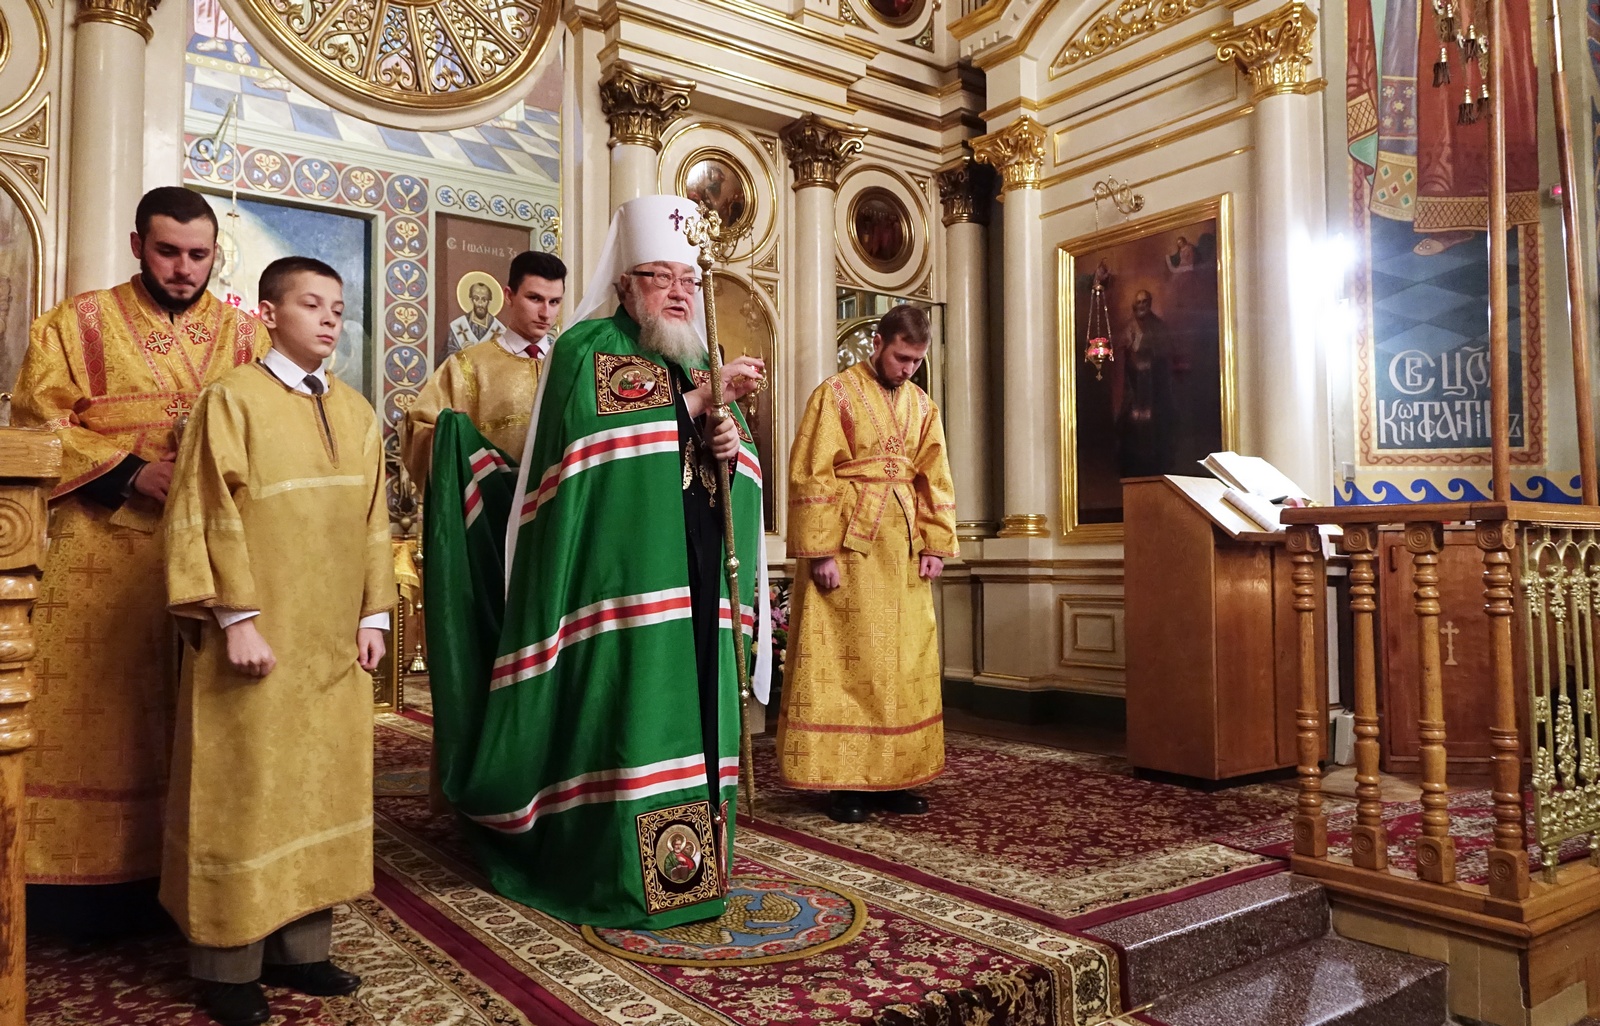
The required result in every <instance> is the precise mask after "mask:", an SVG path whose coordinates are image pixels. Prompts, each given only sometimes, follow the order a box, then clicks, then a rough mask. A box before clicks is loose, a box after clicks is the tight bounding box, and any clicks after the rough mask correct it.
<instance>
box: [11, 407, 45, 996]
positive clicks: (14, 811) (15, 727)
mask: <svg viewBox="0 0 1600 1026" xmlns="http://www.w3.org/2000/svg"><path fill="white" fill-rule="evenodd" d="M0 433H6V434H9V433H10V431H9V429H0ZM42 438H43V439H44V440H46V441H47V443H48V444H49V445H50V446H52V447H53V448H50V449H48V450H47V451H46V463H47V464H48V463H50V462H51V461H52V460H53V461H54V462H55V464H56V465H59V451H60V450H59V447H56V446H55V440H54V439H53V438H51V437H50V436H49V435H42ZM8 448H9V447H8V446H5V445H0V464H5V463H7V462H8V461H7V457H8V456H10V455H11V453H9V452H8V451H6V450H7V449H8ZM28 448H30V449H31V448H33V446H32V445H31V444H30V445H29V446H28ZM28 469H33V468H28ZM8 470H10V467H9V466H0V473H4V472H6V471H8ZM13 472H15V471H13ZM44 526H45V493H44V489H43V488H42V487H31V486H26V485H4V486H0V1026H22V1022H23V1011H24V1008H25V1006H26V1004H27V991H26V988H25V983H24V979H23V966H24V945H25V936H26V923H25V922H24V916H23V910H24V890H23V871H22V869H23V864H24V858H23V849H24V846H25V845H26V843H27V835H26V834H25V833H24V831H23V829H22V827H23V816H24V814H25V812H26V802H25V800H24V797H23V791H22V767H23V759H24V758H25V757H26V756H25V753H26V751H27V749H28V748H29V747H31V746H32V744H33V740H34V733H33V723H32V721H31V720H30V719H29V717H28V702H30V701H31V700H32V699H33V671H32V670H31V669H30V668H29V666H28V661H29V660H30V659H32V658H33V651H34V640H33V626H32V624H31V623H29V621H28V613H29V612H30V611H31V610H32V609H33V600H34V599H35V597H37V595H38V589H39V569H40V564H42V563H43V562H44Z"/></svg>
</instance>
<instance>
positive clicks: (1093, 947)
mask: <svg viewBox="0 0 1600 1026" xmlns="http://www.w3.org/2000/svg"><path fill="white" fill-rule="evenodd" d="M377 733H378V740H379V751H378V766H377V769H378V771H379V773H380V775H385V774H386V775H388V776H389V777H390V778H391V779H393V778H394V777H395V776H397V775H398V776H403V775H404V774H405V773H406V772H407V771H409V770H414V769H416V768H417V767H419V766H422V765H425V764H426V759H427V740H426V738H427V727H426V726H425V725H424V724H420V723H415V722H410V721H407V720H403V719H401V718H399V717H382V718H381V721H380V728H379V730H378V732H377ZM378 811H379V822H378V829H377V833H376V852H377V861H378V865H377V870H378V872H377V888H376V890H375V892H374V894H373V895H372V897H371V898H368V899H363V900H361V901H359V902H356V903H354V904H353V905H351V906H346V907H342V908H340V909H339V910H338V912H337V916H336V922H337V927H336V930H337V957H338V958H339V959H340V960H341V961H343V962H345V963H346V964H348V965H349V966H350V967H351V968H352V969H354V970H355V971H357V972H360V973H362V974H363V976H364V977H365V978H366V980H367V985H366V986H364V987H363V988H362V990H361V992H360V993H359V994H358V995H356V996H355V997H352V998H344V999H339V1000H334V1001H320V1000H316V999H299V1000H297V1001H290V1000H289V999H288V996H287V995H284V994H281V993H277V994H274V995H273V998H274V1005H275V1010H276V1011H278V1012H279V1013H280V1015H279V1016H278V1017H276V1018H275V1019H274V1020H273V1021H274V1023H280V1024H289V1023H293V1024H297V1026H336V1024H337V1026H346V1024H349V1026H354V1024H363V1026H364V1024H377V1023H384V1024H390V1023H394V1024H419V1026H420V1024H425V1023H426V1024H435V1023H452V1024H453V1023H460V1024H478V1023H484V1024H501V1023H528V1024H533V1026H578V1024H582V1023H600V1024H617V1026H686V1024H689V1023H701V1022H711V1023H721V1024H730V1026H767V1024H777V1023H785V1024H791V1023H792V1024H797V1026H810V1024H817V1026H821V1024H828V1023H839V1022H855V1023H873V1024H878V1023H881V1024H884V1026H921V1024H927V1026H947V1024H948V1026H957V1024H973V1026H977V1024H983V1023H994V1024H999V1023H1016V1024H1038V1026H1090V1024H1095V1023H1100V1022H1103V1021H1106V1020H1107V1019H1108V1017H1109V1016H1110V1015H1112V1014H1114V1013H1115V1012H1116V1011H1118V1010H1119V1008H1120V1004H1119V998H1118V984H1117V977H1118V974H1117V968H1116V963H1115V954H1114V952H1113V951H1112V950H1111V949H1110V948H1109V947H1107V946H1105V945H1103V944H1100V943H1096V942H1093V941H1089V940H1087V939H1085V938H1083V937H1081V936H1078V935H1076V934H1075V933H1074V932H1073V931H1072V930H1070V929H1067V928H1065V927H1064V925H1062V924H1057V923H1052V922H1049V921H1048V920H1051V919H1052V918H1054V917H1052V916H1050V915H1049V914H1048V913H1043V912H1036V913H1035V916H1034V917H1033V918H1028V917H1019V916H1017V915H1015V914H1013V913H1012V912H1011V911H1009V910H1008V909H1007V908H1005V907H1000V906H1003V905H1004V903H1003V902H988V903H985V902H983V901H978V900H973V898H974V893H975V892H971V891H970V889H968V888H965V887H961V886H957V887H944V888H941V887H936V886H930V885H928V884H927V883H925V882H923V881H921V880H919V879H916V878H915V877H916V876H917V875H918V874H917V873H916V872H915V871H911V872H908V873H905V874H895V873H892V872H886V871H884V870H883V868H882V867H880V866H878V865H876V864H875V861H874V859H873V858H872V857H871V856H865V855H863V856H861V857H859V858H855V859H852V858H841V857H838V855H837V854H836V853H835V852H833V851H832V850H827V849H831V846H829V845H826V844H813V845H806V844H802V843H796V842H795V841H794V840H792V839H790V838H788V837H785V836H780V835H779V831H780V830H787V828H778V827H774V828H772V829H770V830H764V829H760V828H751V829H746V830H745V831H743V832H742V833H741V835H740V837H741V846H740V847H741V850H740V855H739V861H738V865H737V867H736V872H738V873H740V874H747V875H764V876H776V877H781V878H787V879H792V880H797V881H801V882H811V883H816V884H823V885H827V886H832V887H837V888H844V889H847V890H849V891H851V892H853V893H855V894H856V895H858V896H860V897H861V898H862V899H863V900H864V901H865V902H866V905H867V909H868V922H867V926H866V929H865V930H864V931H863V932H862V934H861V935H860V936H859V937H857V938H856V939H855V940H853V941H851V942H849V943H848V944H846V945H844V946H842V947H839V948H835V949H833V950H831V951H827V952H824V953H821V954H818V955H814V956H812V957H810V958H806V959H802V960H799V961H793V962H787V963H780V964H776V965H771V966H755V967H737V968H698V967H674V966H654V965H640V964H637V963H633V962H625V961H621V960H619V959H615V958H613V957H611V956H609V955H606V954H605V953H603V952H601V951H598V950H596V949H594V948H591V947H589V946H588V945H587V944H586V943H585V942H584V941H583V940H582V938H581V937H580V935H579V934H578V932H577V931H576V930H575V929H574V928H573V927H571V926H569V925H567V924H564V923H560V922H557V921H555V920H552V919H550V918H548V917H545V916H543V915H540V914H539V913H537V912H534V911H532V910H530V909H527V908H525V907H523V906H520V905H516V904H514V903H512V902H509V901H507V900H505V899H502V898H500V897H499V896H497V895H495V894H493V893H492V892H489V891H487V890H485V889H484V888H483V887H482V882H481V880H480V879H479V878H478V877H477V875H476V873H475V871H474V870H473V868H472V867H471V865H470V864H469V863H468V862H467V861H466V859H465V857H464V855H465V852H464V850H463V848H462V846H461V844H460V841H459V838H458V836H457V835H456V833H455V831H454V829H453V825H452V820H451V817H449V816H438V817H436V816H432V815H430V814H429V812H428V803H427V799H426V798H425V797H421V796H407V795H393V796H388V797H380V798H379V799H378ZM841 850H843V849H841ZM980 897H981V896H980ZM1038 920H1045V921H1038ZM30 956H31V957H30V965H29V988H30V1002H29V1009H28V1014H29V1022H30V1023H32V1024H34V1026H67V1024H73V1026H77V1024H84V1023H139V1024H152V1026H153V1024H157V1023H161V1024H165V1023H178V1024H182V1026H191V1024H198V1023H202V1022H204V1021H205V1020H204V1019H203V1017H201V1016H200V1015H199V1014H198V1013H196V1012H195V1011H194V1010H193V1009H192V1008H191V1007H190V1006H189V1005H188V1004H187V1001H188V999H189V994H190V989H189V984H188V983H187V982H186V981H185V979H184V977H183V953H182V949H181V947H180V945H179V942H178V939H177V938H176V937H167V938H161V939H155V940H146V941H142V942H132V943H126V944H122V945H118V946H116V947H113V948H110V949H99V950H95V951H92V952H73V951H71V950H69V949H66V948H63V947H61V946H58V945H50V944H38V945H35V946H34V947H33V948H32V950H31V951H30Z"/></svg>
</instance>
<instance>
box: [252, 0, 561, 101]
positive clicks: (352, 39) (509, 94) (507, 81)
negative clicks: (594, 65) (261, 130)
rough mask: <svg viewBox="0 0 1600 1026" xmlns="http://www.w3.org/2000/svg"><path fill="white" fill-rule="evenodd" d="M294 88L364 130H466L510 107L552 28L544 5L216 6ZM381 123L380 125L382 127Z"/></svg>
mask: <svg viewBox="0 0 1600 1026" xmlns="http://www.w3.org/2000/svg"><path fill="white" fill-rule="evenodd" d="M224 6H225V7H226V8H227V9H228V12H229V14H230V15H231V16H232V17H233V18H234V20H235V21H237V22H239V23H240V24H241V26H245V27H247V28H246V31H247V32H248V34H249V36H250V38H251V41H252V42H254V43H255V44H256V45H257V46H258V47H259V48H260V49H262V50H263V51H265V52H266V53H267V55H268V56H269V57H271V58H273V59H274V63H275V64H276V65H277V66H278V67H279V68H280V69H282V70H284V71H286V72H288V73H290V74H291V77H293V78H295V79H296V84H298V85H300V86H302V87H303V88H305V89H306V90H307V91H308V92H311V93H313V94H314V95H317V96H318V97H319V98H320V99H323V100H324V101H326V102H327V103H329V104H330V105H332V106H335V107H339V108H341V109H344V110H347V111H350V112H351V113H354V114H357V115H359V116H365V117H369V118H372V119H373V120H376V121H379V122H384V121H386V120H389V121H391V122H392V120H393V119H394V118H398V117H403V118H404V119H405V121H406V124H407V127H418V121H419V119H420V120H422V121H426V122H431V123H432V124H430V125H429V127H447V126H455V127H460V125H465V124H472V123H475V122H476V121H482V120H485V118H486V117H488V116H492V115H494V114H496V113H498V112H499V110H500V109H501V108H504V107H507V106H509V105H511V104H512V103H514V102H515V101H516V100H517V99H518V98H519V96H518V94H517V92H516V90H517V88H518V87H519V86H526V84H527V83H528V82H529V78H530V74H531V73H532V72H533V71H534V70H535V68H536V67H537V65H538V64H539V61H540V58H541V57H542V56H543V54H544V51H545V47H546V45H547V44H548V43H549V41H550V39H551V36H552V33H553V30H554V28H555V24H556V15H557V13H558V11H559V6H558V5H557V4H556V3H555V2H554V0H226V2H225V4H224ZM386 115H387V116H388V117H387V118H386Z"/></svg>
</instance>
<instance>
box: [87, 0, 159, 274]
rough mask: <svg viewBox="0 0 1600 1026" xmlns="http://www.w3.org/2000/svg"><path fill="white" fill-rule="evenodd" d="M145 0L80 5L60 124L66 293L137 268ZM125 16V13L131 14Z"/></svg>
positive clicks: (147, 34) (146, 36) (109, 0)
mask: <svg viewBox="0 0 1600 1026" xmlns="http://www.w3.org/2000/svg"><path fill="white" fill-rule="evenodd" d="M149 7H150V5H149V4H148V3H147V2H146V0H133V2H132V3H126V4H124V3H117V2H114V0H82V2H80V3H79V5H78V19H77V31H76V33H75V42H74V49H73V58H72V63H73V69H72V111H71V115H70V117H69V118H68V119H67V124H68V125H69V131H70V133H71V134H70V135H69V137H68V160H69V161H70V168H71V170H70V172H69V174H68V177H67V209H68V210H69V212H70V216H69V217H68V218H67V292H68V293H69V294H70V293H77V292H84V291H87V290H89V289H103V288H109V287H111V286H112V285H115V284H116V283H118V282H121V281H126V280H127V279H128V278H130V277H132V275H133V274H134V272H135V271H137V270H138V263H137V261H135V260H134V258H133V254H132V252H131V251H130V250H129V248H128V233H129V232H130V231H131V230H132V229H133V215H134V211H135V210H136V209H137V208H138V206H139V197H140V196H142V195H143V194H144V190H143V184H144V182H143V174H142V169H143V167H144V62H145V43H146V42H148V41H149V39H150V21H149V15H150V10H149ZM130 12H131V13H130Z"/></svg>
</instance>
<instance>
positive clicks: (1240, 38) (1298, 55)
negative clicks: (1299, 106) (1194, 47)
mask: <svg viewBox="0 0 1600 1026" xmlns="http://www.w3.org/2000/svg"><path fill="white" fill-rule="evenodd" d="M1316 27H1317V16H1316V15H1315V14H1312V13H1311V9H1310V8H1309V7H1307V6H1306V5H1305V4H1303V3H1301V2H1300V0H1294V2H1292V3H1287V4H1284V5H1283V6H1282V7H1280V8H1278V9H1277V10H1276V11H1273V12H1272V13H1271V14H1268V15H1265V16H1264V17H1260V18H1257V19H1256V20H1255V21H1252V22H1249V23H1247V24H1244V25H1239V26H1236V27H1234V28H1231V29H1227V30H1225V31H1222V32H1219V33H1217V34H1216V35H1214V36H1212V37H1211V38H1212V41H1213V42H1214V43H1216V44H1217V60H1219V61H1222V62H1224V63H1227V62H1229V61H1231V62H1233V64H1234V66H1235V67H1237V68H1238V69H1239V70H1240V71H1242V72H1244V73H1245V74H1247V75H1249V76H1250V88H1251V92H1252V93H1254V95H1255V98H1256V99H1258V100H1259V99H1261V98H1262V97H1264V96H1272V95H1274V94H1277V93H1305V92H1310V91H1311V89H1310V88H1309V87H1308V85H1307V82H1306V70H1307V69H1308V68H1310V67H1311V46H1312V43H1313V42H1314V41H1315V39H1316V33H1315V30H1316Z"/></svg>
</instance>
